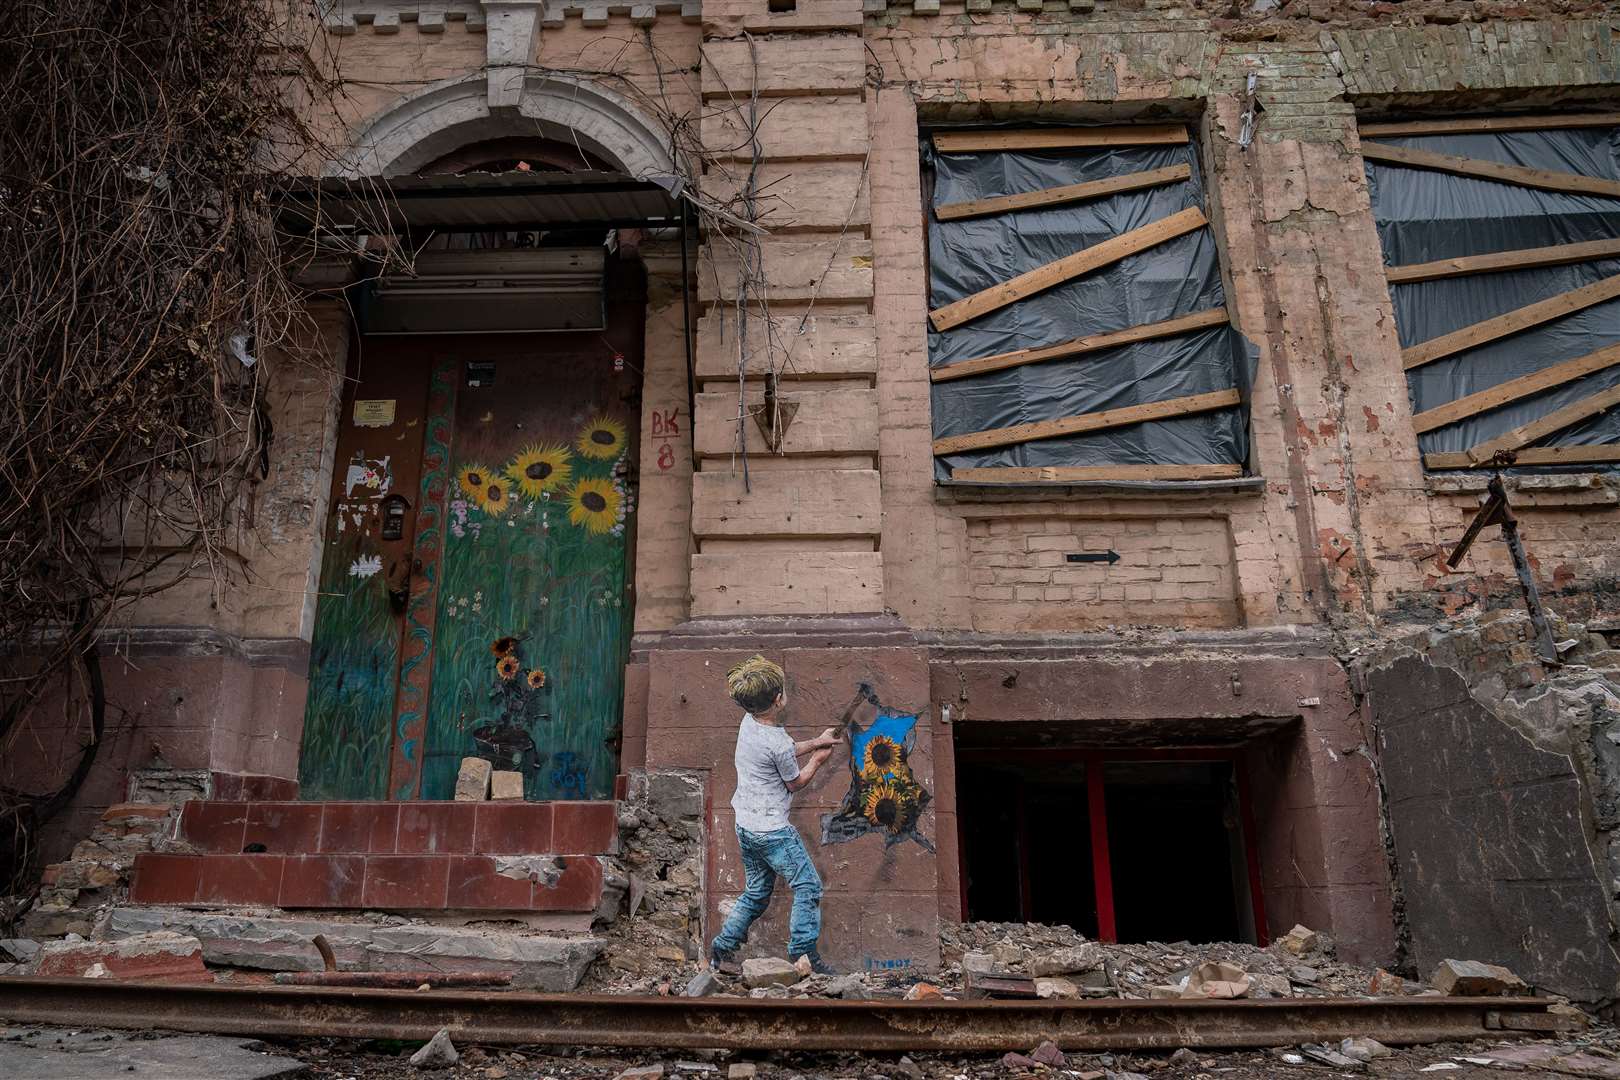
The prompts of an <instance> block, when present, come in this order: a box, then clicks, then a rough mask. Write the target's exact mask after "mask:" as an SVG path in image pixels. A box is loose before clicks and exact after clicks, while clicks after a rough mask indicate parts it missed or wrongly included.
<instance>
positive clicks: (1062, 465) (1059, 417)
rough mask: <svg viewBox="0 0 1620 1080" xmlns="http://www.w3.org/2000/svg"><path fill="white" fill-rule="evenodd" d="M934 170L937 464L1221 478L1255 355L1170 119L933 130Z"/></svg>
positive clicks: (1013, 471)
mask: <svg viewBox="0 0 1620 1080" xmlns="http://www.w3.org/2000/svg"><path fill="white" fill-rule="evenodd" d="M923 152H924V158H925V160H924V168H925V173H926V175H927V176H928V177H929V181H930V182H929V183H928V185H927V186H926V188H925V190H926V191H927V192H928V200H929V208H930V213H929V214H928V259H929V301H930V302H929V307H930V309H931V310H930V313H929V334H928V347H929V351H928V355H929V367H930V377H931V379H932V382H933V385H932V396H933V434H934V454H935V457H934V471H935V478H936V479H937V480H941V481H945V480H955V481H958V482H960V481H970V482H983V483H1020V482H1036V483H1040V482H1047V483H1052V482H1060V483H1061V482H1082V481H1087V480H1104V481H1140V480H1150V481H1151V480H1170V481H1175V480H1221V479H1232V478H1236V477H1239V476H1241V475H1242V474H1243V471H1244V463H1245V461H1246V460H1247V458H1248V438H1247V432H1248V407H1247V397H1248V386H1249V378H1250V375H1251V373H1252V371H1253V357H1252V354H1251V352H1250V350H1249V348H1248V346H1247V343H1246V342H1244V340H1243V339H1242V337H1241V336H1240V335H1239V334H1238V333H1237V332H1236V331H1235V330H1234V329H1233V328H1232V326H1231V325H1230V323H1229V322H1228V319H1227V311H1226V296H1225V293H1224V290H1223V288H1222V284H1221V273H1220V264H1219V258H1218V255H1217V252H1216V246H1215V239H1214V237H1213V236H1212V235H1211V231H1210V228H1209V225H1208V222H1207V220H1206V219H1205V217H1204V212H1203V208H1204V205H1205V200H1204V188H1203V183H1202V180H1201V177H1200V174H1199V168H1198V161H1197V155H1196V154H1195V152H1194V148H1193V144H1192V143H1191V142H1190V141H1189V139H1188V137H1187V131H1186V129H1185V128H1184V127H1183V126H1181V125H1178V124H1169V125H1141V126H1136V127H1113V128H1105V127H1093V128H1024V129H984V130H974V131H967V130H940V131H937V132H935V133H934V134H933V136H932V138H931V139H927V140H925V142H924V151H923Z"/></svg>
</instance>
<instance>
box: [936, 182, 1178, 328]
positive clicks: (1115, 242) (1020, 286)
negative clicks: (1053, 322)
mask: <svg viewBox="0 0 1620 1080" xmlns="http://www.w3.org/2000/svg"><path fill="white" fill-rule="evenodd" d="M1205 224H1206V222H1205V219H1204V212H1203V211H1202V210H1200V209H1198V207H1196V206H1189V207H1188V208H1187V209H1185V210H1182V211H1180V212H1178V213H1174V214H1171V215H1170V216H1169V217H1162V218H1160V219H1159V220H1158V221H1154V222H1149V223H1148V224H1146V225H1143V226H1142V227H1141V228H1139V229H1132V230H1131V231H1130V232H1126V233H1121V234H1120V235H1118V236H1114V237H1110V238H1109V239H1107V240H1104V241H1103V242H1102V243H1100V244H1093V245H1092V246H1091V247H1088V248H1085V249H1084V250H1082V251H1077V252H1075V253H1074V254H1073V255H1065V256H1064V257H1063V258H1061V259H1058V260H1056V261H1054V262H1049V263H1047V264H1046V265H1045V266H1038V267H1036V268H1035V269H1034V270H1030V271H1028V272H1027V273H1023V274H1019V275H1018V276H1017V277H1015V278H1013V279H1012V280H1011V281H1004V282H1002V283H1001V284H1000V285H992V286H991V287H990V288H988V289H984V290H982V291H980V292H976V293H974V294H973V295H971V296H964V297H963V298H962V299H960V300H957V301H955V302H954V303H950V304H946V305H945V306H944V307H942V308H936V309H934V310H933V311H931V312H929V314H928V319H929V321H930V322H932V323H933V324H934V329H935V330H949V329H950V328H951V327H953V326H960V325H962V324H963V323H965V322H970V321H972V320H973V319H977V318H978V317H979V316H981V315H985V314H988V313H989V312H992V311H996V310H997V309H999V308H1004V307H1006V306H1007V305H1008V304H1013V303H1017V302H1018V301H1019V300H1022V299H1024V298H1025V297H1026V296H1033V295H1035V294H1036V293H1039V292H1045V291H1046V290H1047V289H1050V288H1052V287H1053V286H1054V285H1061V284H1062V283H1063V282H1065V281H1068V280H1070V279H1071V278H1077V277H1079V276H1080V275H1081V274H1087V273H1090V272H1091V271H1093V270H1096V269H1098V268H1100V267H1103V266H1108V265H1110V264H1112V263H1116V262H1118V261H1119V260H1121V259H1123V258H1125V256H1127V255H1134V254H1135V253H1136V252H1138V251H1144V250H1146V249H1147V248H1150V247H1153V246H1155V245H1157V244H1162V243H1164V242H1165V241H1166V240H1170V239H1174V238H1175V237H1177V236H1181V235H1183V234H1185V233H1190V232H1192V231H1193V230H1195V229H1201V228H1203V227H1204V225H1205Z"/></svg>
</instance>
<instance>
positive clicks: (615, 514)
mask: <svg viewBox="0 0 1620 1080" xmlns="http://www.w3.org/2000/svg"><path fill="white" fill-rule="evenodd" d="M623 508H624V496H623V494H622V493H620V491H619V489H618V487H617V486H616V485H615V484H614V483H613V481H612V480H609V479H607V478H606V477H600V476H587V477H584V478H582V479H581V480H580V481H579V482H578V483H576V484H575V485H574V486H573V488H572V489H570V490H569V492H568V520H569V521H570V522H572V523H573V524H575V525H580V526H583V527H584V528H585V529H587V530H588V531H590V532H592V533H595V534H597V535H601V534H603V533H607V532H611V531H612V530H613V527H614V526H615V525H617V524H618V523H619V519H620V517H621V515H622V513H623Z"/></svg>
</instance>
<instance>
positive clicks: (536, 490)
mask: <svg viewBox="0 0 1620 1080" xmlns="http://www.w3.org/2000/svg"><path fill="white" fill-rule="evenodd" d="M573 474H574V462H573V460H572V459H571V458H570V457H569V456H568V448H567V447H566V446H558V445H557V444H556V443H547V444H545V445H541V444H539V443H536V444H535V445H533V446H530V447H529V448H528V449H526V450H524V451H523V453H521V454H519V455H518V456H517V457H515V458H513V459H512V464H510V465H508V466H507V467H506V476H507V478H508V479H509V480H511V481H512V483H513V484H515V485H516V486H517V489H518V490H519V491H521V492H523V494H525V495H527V496H529V497H530V498H531V499H538V498H539V497H540V496H541V495H542V494H543V493H545V492H547V491H561V490H563V489H564V488H566V487H567V486H568V481H569V479H571V478H572V476H573Z"/></svg>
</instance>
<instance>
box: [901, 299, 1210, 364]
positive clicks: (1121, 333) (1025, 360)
mask: <svg viewBox="0 0 1620 1080" xmlns="http://www.w3.org/2000/svg"><path fill="white" fill-rule="evenodd" d="M1226 318H1227V316H1226V309H1225V308H1208V309H1207V310H1204V311H1195V312H1193V313H1192V314H1191V315H1178V316H1176V317H1175V318H1173V319H1165V320H1164V321H1163V322H1155V323H1144V324H1142V325H1141V326H1132V327H1130V328H1129V329H1126V330H1110V331H1108V332H1107V333H1105V334H1089V335H1087V336H1086V337H1077V338H1070V339H1069V340H1068V341H1063V342H1059V343H1058V344H1056V345H1045V346H1042V347H1041V348H1039V349H1016V350H1014V351H1012V352H1004V353H996V354H994V355H993V356H979V357H975V358H974V359H972V360H958V361H957V362H956V363H954V364H944V365H941V366H940V367H937V368H933V369H931V370H930V371H929V372H928V377H929V378H930V379H932V380H933V381H934V382H950V381H951V380H952V379H965V378H967V377H968V376H969V375H983V374H984V373H985V372H987V371H1003V370H1005V369H1007V368H1014V367H1022V366H1023V365H1025V364H1039V363H1042V362H1044V361H1047V360H1064V359H1067V358H1069V357H1071V356H1083V355H1085V354H1086V353H1094V352H1101V351H1102V350H1104V349H1113V348H1117V347H1118V346H1120V345H1131V344H1134V343H1136V342H1138V341H1153V340H1155V339H1156V338H1167V337H1175V336H1176V335H1177V334H1187V333H1191V332H1192V331H1194V330H1204V329H1207V328H1209V327H1211V326H1222V325H1224V324H1225V323H1226Z"/></svg>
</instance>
